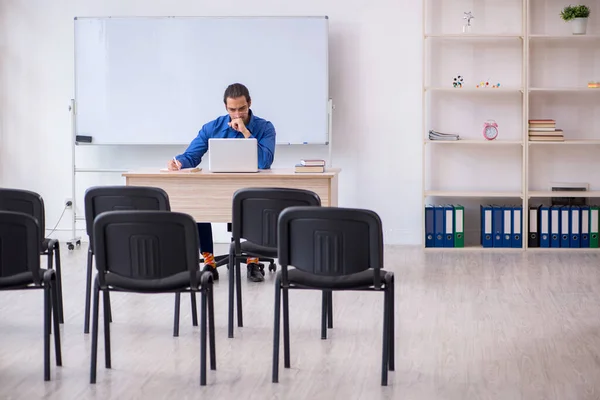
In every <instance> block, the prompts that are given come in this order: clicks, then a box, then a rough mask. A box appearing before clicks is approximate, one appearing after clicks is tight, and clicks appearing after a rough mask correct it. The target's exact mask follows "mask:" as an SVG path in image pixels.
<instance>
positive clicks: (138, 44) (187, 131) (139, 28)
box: [74, 17, 329, 144]
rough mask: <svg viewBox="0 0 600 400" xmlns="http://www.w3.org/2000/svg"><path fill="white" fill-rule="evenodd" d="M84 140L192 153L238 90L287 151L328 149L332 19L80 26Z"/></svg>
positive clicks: (88, 22) (79, 129) (78, 112)
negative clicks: (187, 147) (232, 88)
mask: <svg viewBox="0 0 600 400" xmlns="http://www.w3.org/2000/svg"><path fill="white" fill-rule="evenodd" d="M74 25H75V133H76V134H77V135H87V136H92V140H93V142H92V144H188V143H189V142H190V141H191V140H192V139H193V138H194V137H196V135H197V134H198V131H199V130H200V128H201V127H202V125H203V124H205V123H206V122H209V121H211V120H213V119H215V118H217V117H219V116H221V115H225V114H226V110H225V105H224V103H223V93H224V91H225V89H226V87H227V86H228V85H229V84H231V83H236V82H239V83H243V84H244V85H246V86H247V87H248V89H249V91H250V97H251V99H252V107H251V108H252V112H253V113H254V114H255V115H256V116H259V117H261V118H264V119H267V120H269V121H271V122H272V123H273V125H274V126H275V131H276V141H277V143H278V144H304V143H308V144H327V143H328V142H329V136H328V117H329V112H328V100H329V68H328V30H329V27H328V18H327V17H117V18H115V17H104V18H87V17H86V18H80V17H78V18H75V22H74Z"/></svg>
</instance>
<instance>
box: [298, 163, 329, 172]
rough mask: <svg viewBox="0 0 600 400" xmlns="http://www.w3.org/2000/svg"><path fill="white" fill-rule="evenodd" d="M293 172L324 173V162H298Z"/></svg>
mask: <svg viewBox="0 0 600 400" xmlns="http://www.w3.org/2000/svg"><path fill="white" fill-rule="evenodd" d="M294 170H295V172H298V173H302V172H325V160H300V164H296V166H295V168H294Z"/></svg>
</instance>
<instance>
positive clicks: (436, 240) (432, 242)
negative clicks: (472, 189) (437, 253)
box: [425, 204, 465, 247]
mask: <svg viewBox="0 0 600 400" xmlns="http://www.w3.org/2000/svg"><path fill="white" fill-rule="evenodd" d="M464 226H465V208H464V206H461V205H460V204H456V205H453V204H447V205H435V206H434V205H427V206H426V207H425V247H465V229H464Z"/></svg>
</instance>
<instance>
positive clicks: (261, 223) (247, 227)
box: [228, 188, 321, 338]
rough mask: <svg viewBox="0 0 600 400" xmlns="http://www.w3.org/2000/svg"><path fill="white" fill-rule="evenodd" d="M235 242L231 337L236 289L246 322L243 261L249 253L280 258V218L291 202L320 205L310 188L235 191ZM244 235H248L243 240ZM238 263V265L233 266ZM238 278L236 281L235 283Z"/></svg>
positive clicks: (232, 251)
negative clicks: (243, 301) (278, 237)
mask: <svg viewBox="0 0 600 400" xmlns="http://www.w3.org/2000/svg"><path fill="white" fill-rule="evenodd" d="M232 203H233V208H232V220H233V222H232V224H233V229H232V231H233V232H232V239H231V240H232V242H231V246H230V249H229V320H228V329H229V332H228V334H229V337H230V338H232V337H233V307H234V306H233V293H234V286H235V292H236V297H237V322H238V326H239V327H241V326H244V323H243V315H242V283H241V274H240V261H241V260H242V259H244V260H245V259H246V258H247V257H270V258H277V219H278V217H279V213H281V211H282V210H284V209H285V208H287V207H292V206H314V207H319V206H320V205H321V199H320V198H319V196H318V195H317V194H316V193H314V192H311V191H309V190H303V189H289V188H245V189H239V190H237V191H236V192H235V193H234V194H233V200H232ZM242 239H245V240H244V241H242ZM232 266H235V268H232ZM234 281H235V284H234Z"/></svg>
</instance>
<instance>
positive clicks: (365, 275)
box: [278, 268, 393, 290]
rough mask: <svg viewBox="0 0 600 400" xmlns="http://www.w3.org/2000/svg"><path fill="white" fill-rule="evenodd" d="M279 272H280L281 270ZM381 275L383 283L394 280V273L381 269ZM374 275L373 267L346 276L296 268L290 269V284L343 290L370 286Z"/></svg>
mask: <svg viewBox="0 0 600 400" xmlns="http://www.w3.org/2000/svg"><path fill="white" fill-rule="evenodd" d="M278 273H279V274H280V273H281V271H279V272H278ZM379 276H380V278H381V282H382V283H384V284H388V283H390V282H391V280H392V276H393V273H392V272H388V271H386V270H383V269H380V270H379ZM374 277H375V274H374V273H373V270H372V269H368V270H366V271H362V272H359V273H356V274H352V275H346V276H325V275H314V274H310V273H308V272H304V271H301V270H299V269H295V268H290V269H289V270H288V280H289V282H290V284H292V285H295V286H303V287H310V288H317V289H334V290H335V289H338V290H343V289H361V288H369V287H371V286H373V285H374V282H373V280H374Z"/></svg>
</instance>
